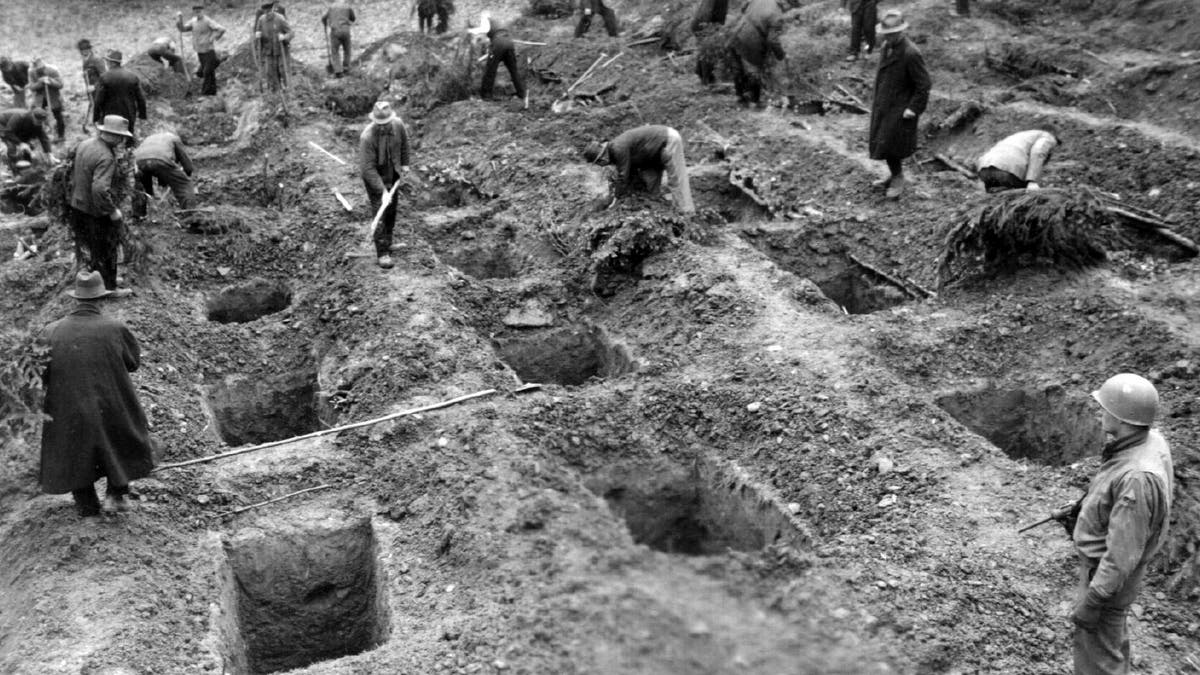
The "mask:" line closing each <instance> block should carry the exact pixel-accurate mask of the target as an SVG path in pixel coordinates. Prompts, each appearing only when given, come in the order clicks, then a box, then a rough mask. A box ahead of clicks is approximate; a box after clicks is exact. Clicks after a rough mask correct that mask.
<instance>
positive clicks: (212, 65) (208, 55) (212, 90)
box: [196, 51, 221, 96]
mask: <svg viewBox="0 0 1200 675" xmlns="http://www.w3.org/2000/svg"><path fill="white" fill-rule="evenodd" d="M196 57H197V58H198V59H199V60H200V93H201V94H203V95H205V96H212V95H213V94H216V93H217V66H218V65H219V64H220V63H221V62H220V61H218V60H217V52H216V51H208V52H199V53H198V54H196Z"/></svg>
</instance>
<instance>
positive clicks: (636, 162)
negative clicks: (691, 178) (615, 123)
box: [583, 124, 696, 213]
mask: <svg viewBox="0 0 1200 675" xmlns="http://www.w3.org/2000/svg"><path fill="white" fill-rule="evenodd" d="M583 156H584V158H585V159H587V160H588V161H589V162H594V163H597V164H602V165H603V164H612V165H613V166H615V167H616V169H617V178H616V185H615V189H614V192H615V193H616V196H617V197H621V196H624V195H625V194H628V193H629V192H631V191H633V190H637V189H639V188H642V187H644V188H645V189H646V190H647V191H649V192H650V193H651V194H654V195H657V194H658V191H659V188H660V186H661V185H662V175H663V172H666V174H667V186H668V187H669V188H670V190H671V198H672V200H673V201H674V202H675V208H676V209H679V211H680V212H681V213H695V211H696V206H695V205H694V204H693V203H692V188H691V184H690V183H689V182H688V173H687V162H686V161H685V160H684V158H683V138H682V137H681V136H680V135H679V132H678V131H676V130H675V129H673V128H671V127H668V126H663V125H661V124H647V125H645V126H640V127H635V128H633V129H630V130H629V131H626V132H625V133H623V134H621V135H620V136H617V137H616V138H614V139H613V140H612V141H609V142H604V143H601V142H598V141H593V142H591V143H589V144H588V146H587V147H586V148H584V150H583ZM643 174H646V176H643ZM643 180H644V181H645V183H644V184H643Z"/></svg>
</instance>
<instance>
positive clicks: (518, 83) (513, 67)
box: [467, 12, 525, 99]
mask: <svg viewBox="0 0 1200 675" xmlns="http://www.w3.org/2000/svg"><path fill="white" fill-rule="evenodd" d="M467 32H469V33H471V34H473V35H486V36H487V39H488V42H489V46H488V57H487V64H485V65H484V67H483V83H482V84H481V85H480V87H479V96H480V98H484V99H488V98H491V97H492V88H493V87H494V86H495V84H496V71H497V70H498V69H499V67H500V64H501V63H503V64H504V67H505V68H507V69H508V76H509V78H510V79H511V80H512V83H513V89H514V90H516V95H517V98H521V99H523V98H525V81H524V80H523V79H522V78H521V70H520V67H519V66H518V65H517V48H516V46H514V45H513V40H512V37H510V36H509V34H508V28H507V27H506V26H505V25H504V24H503V23H502V22H500V21H498V20H497V19H493V18H492V17H491V15H490V14H488V13H487V12H483V13H482V14H480V15H479V26H477V27H475V28H471V29H469V30H468V31H467Z"/></svg>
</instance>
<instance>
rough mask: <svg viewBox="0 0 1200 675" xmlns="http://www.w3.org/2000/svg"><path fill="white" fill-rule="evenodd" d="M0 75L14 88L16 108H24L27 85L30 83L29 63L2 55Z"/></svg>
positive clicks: (5, 82)
mask: <svg viewBox="0 0 1200 675" xmlns="http://www.w3.org/2000/svg"><path fill="white" fill-rule="evenodd" d="M0 77H2V78H3V79H4V84H7V85H8V86H9V88H10V89H12V97H13V104H12V107H14V108H24V107H26V105H25V87H26V86H28V85H29V64H28V63H27V62H25V61H13V60H12V59H10V58H8V57H7V56H0Z"/></svg>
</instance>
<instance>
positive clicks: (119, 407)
mask: <svg viewBox="0 0 1200 675" xmlns="http://www.w3.org/2000/svg"><path fill="white" fill-rule="evenodd" d="M42 338H43V339H44V340H45V341H46V342H48V343H49V345H50V365H49V366H47V368H46V372H45V375H44V378H43V381H44V383H45V385H46V403H45V411H46V414H47V415H49V416H50V420H49V421H47V422H46V423H45V425H44V426H43V427H42V468H41V484H42V490H44V491H46V492H48V493H51V494H61V493H64V492H70V491H71V490H79V489H82V488H86V487H88V486H90V485H91V484H92V483H93V482H94V481H95V480H96V479H98V478H100V477H101V476H107V477H108V481H109V484H111V485H128V484H129V481H131V480H134V479H137V478H141V477H143V476H146V475H148V474H149V473H150V469H152V468H153V467H154V458H153V454H152V452H151V444H150V432H149V429H148V428H147V424H146V414H145V412H143V411H142V406H141V404H140V403H139V402H138V398H137V391H136V390H135V389H134V385H133V380H132V378H130V376H129V373H130V372H132V371H134V370H137V368H138V365H139V363H140V360H141V353H140V350H139V349H138V343H137V339H136V338H134V336H133V333H131V332H130V331H129V329H128V328H126V327H125V325H124V324H122V323H121V322H120V321H117V320H116V319H112V318H109V317H106V316H104V315H103V314H101V313H100V308H99V306H97V305H96V304H95V303H92V302H81V303H79V304H78V306H77V307H76V308H75V310H74V311H73V312H71V313H70V314H69V315H67V316H66V317H64V318H62V319H59V320H58V321H55V322H54V323H52V324H50V325H49V326H47V327H46V328H45V330H44V331H43V332H42Z"/></svg>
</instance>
